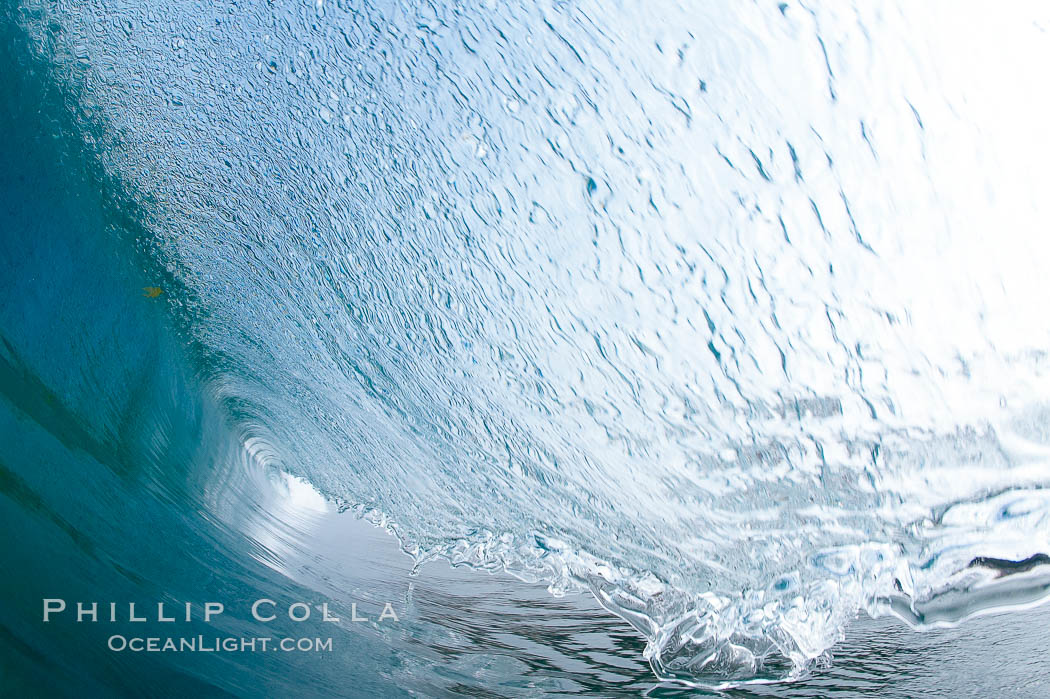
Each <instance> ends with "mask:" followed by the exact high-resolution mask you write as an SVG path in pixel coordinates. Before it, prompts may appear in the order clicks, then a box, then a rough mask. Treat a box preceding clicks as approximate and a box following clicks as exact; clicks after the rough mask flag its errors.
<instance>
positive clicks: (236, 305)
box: [5, 0, 1050, 684]
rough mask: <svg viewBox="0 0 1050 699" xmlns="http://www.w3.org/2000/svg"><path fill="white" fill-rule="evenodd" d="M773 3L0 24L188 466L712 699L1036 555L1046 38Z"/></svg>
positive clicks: (917, 620)
mask: <svg viewBox="0 0 1050 699" xmlns="http://www.w3.org/2000/svg"><path fill="white" fill-rule="evenodd" d="M697 5H699V4H697ZM811 5H812V3H805V4H802V3H797V2H785V3H780V4H778V3H775V2H769V3H765V2H763V3H749V4H743V3H735V4H733V5H732V7H728V6H724V7H723V6H719V5H717V4H703V6H695V5H694V4H689V3H687V4H683V5H678V4H674V3H670V2H667V3H665V2H661V3H658V4H653V3H647V4H645V5H644V6H641V5H637V6H636V5H631V4H619V3H608V2H598V1H596V0H580V1H578V2H553V3H551V2H541V3H537V4H533V3H522V4H518V3H499V4H495V5H493V4H484V5H479V6H476V7H466V6H461V5H458V4H447V5H446V4H398V5H395V4H392V3H371V2H354V3H350V2H343V1H336V2H332V1H331V0H329V1H327V2H326V1H324V0H317V2H316V3H311V4H307V3H288V4H280V6H278V4H272V3H267V4H263V3H243V4H239V5H229V6H227V5H225V4H220V3H211V2H191V1H188V0H172V1H170V2H166V3H163V4H161V5H158V4H156V3H146V2H136V1H135V0H124V1H123V2H120V3H117V4H114V3H112V2H102V1H101V0H90V1H83V0H78V1H77V2H73V1H71V0H58V1H54V2H50V1H49V2H43V1H40V2H37V1H35V0H24V1H23V2H21V3H20V4H19V5H18V7H16V8H14V9H12V10H9V13H10V15H9V17H8V20H9V21H10V22H12V23H14V24H16V25H17V26H18V27H19V31H21V32H23V33H24V35H25V37H26V40H25V41H26V45H27V46H28V47H29V48H28V49H27V50H28V52H29V53H30V54H32V56H33V57H34V60H37V61H39V62H40V64H41V65H44V66H46V69H47V73H48V80H50V81H51V82H52V83H53V84H55V85H58V86H60V89H61V90H62V92H63V94H64V95H66V103H65V113H66V116H67V117H68V119H69V120H70V121H71V123H72V125H73V126H72V128H73V129H74V130H75V132H76V133H77V134H78V135H79V138H80V139H81V141H82V145H83V147H84V148H85V149H86V151H87V152H88V153H90V156H91V158H92V162H94V163H95V164H96V167H97V168H98V171H99V173H102V174H101V175H100V176H102V177H104V179H105V181H107V182H110V183H111V184H113V186H115V187H116V186H118V185H117V183H119V191H120V197H121V199H120V200H121V201H126V202H134V206H133V207H131V206H129V207H128V208H127V209H126V210H125V211H124V214H125V215H126V216H127V217H129V218H130V219H133V222H134V227H133V229H132V230H134V231H136V232H135V233H134V234H133V235H132V236H131V238H133V240H132V241H129V243H128V244H129V245H130V244H132V243H133V244H134V245H135V247H136V249H137V250H139V251H140V254H141V255H142V257H143V258H144V259H145V260H147V262H145V263H143V264H147V265H149V266H150V269H153V270H157V273H158V274H160V275H162V276H163V278H164V280H165V281H164V286H165V292H166V293H165V295H164V297H163V301H165V302H166V303H167V304H168V307H169V308H168V312H169V313H170V316H171V317H172V318H174V319H175V320H174V323H175V325H176V327H177V328H178V329H179V330H178V332H179V333H180V335H179V337H180V338H181V340H180V342H182V343H183V344H185V345H186V346H189V347H191V348H192V352H191V353H190V358H189V359H188V360H187V361H188V362H190V368H189V369H187V370H186V371H187V373H188V374H190V375H192V376H193V377H194V378H193V379H192V381H191V380H189V379H187V384H186V385H189V386H190V388H185V389H180V390H186V391H190V392H192V393H194V395H203V396H206V397H207V401H204V403H202V405H205V407H197V408H194V409H193V410H194V411H195V413H194V414H195V415H197V416H198V417H197V421H196V423H194V424H198V428H199V429H205V428H204V427H202V425H206V424H208V420H207V419H206V415H207V414H208V412H207V411H208V410H211V408H207V407H206V406H208V405H213V406H216V407H215V408H214V410H216V411H220V412H222V414H223V415H224V416H225V417H224V418H223V419H224V420H227V421H228V422H229V423H230V424H231V425H232V426H233V427H232V429H231V430H230V434H231V435H232V437H231V436H229V435H225V433H224V435H225V436H223V437H222V438H221V439H220V438H218V437H216V438H215V439H214V440H211V441H208V440H204V439H198V442H200V443H201V444H212V443H213V442H214V443H218V444H221V448H222V449H234V450H240V451H242V452H243V453H244V454H247V455H248V456H249V457H250V458H248V457H243V456H242V457H238V458H242V459H245V458H247V459H248V460H250V461H256V462H261V463H265V464H266V465H267V466H274V467H277V468H280V469H282V470H284V471H286V472H288V473H291V474H294V475H295V476H297V477H300V478H302V479H304V480H306V481H308V482H309V483H310V484H312V485H313V486H314V487H316V488H317V489H318V490H320V491H321V492H323V493H324V494H325V495H327V496H328V497H330V498H333V499H335V500H336V501H338V502H342V503H345V504H347V505H349V506H353V507H355V508H356V509H358V510H359V511H360V512H361V513H363V514H367V515H368V516H370V517H371V518H372V519H373V520H374V521H376V522H377V523H380V524H382V525H384V526H387V527H389V528H391V529H393V530H394V531H395V532H396V533H397V534H398V535H399V537H400V538H401V540H402V542H403V544H404V546H405V547H406V548H407V549H408V550H409V551H410V552H412V553H413V554H415V555H416V556H417V557H418V558H419V559H420V560H421V561H426V560H429V559H432V558H435V557H443V558H446V559H449V560H451V561H453V562H454V563H465V564H469V565H471V566H475V567H479V568H485V569H493V570H494V569H506V570H508V571H511V572H512V573H514V574H515V575H518V576H520V577H523V578H525V579H529V580H542V581H544V582H546V583H548V584H549V585H550V586H551V589H552V590H553V591H554V592H556V593H557V592H562V591H567V590H571V589H577V588H581V587H582V588H587V589H590V590H592V591H593V592H594V594H595V595H596V596H597V598H598V599H599V601H600V602H601V603H602V604H603V605H604V606H606V607H607V608H608V609H610V610H612V611H614V612H616V613H617V614H619V615H621V616H622V617H623V618H625V619H626V620H628V621H629V622H630V623H631V624H633V625H634V626H635V627H636V628H637V629H639V630H640V631H641V632H642V633H643V634H644V635H645V636H646V638H647V639H648V646H647V649H646V657H647V658H648V659H649V660H650V662H651V664H652V666H653V668H654V669H655V671H656V672H657V674H658V675H659V676H660V677H661V678H673V679H678V680H683V681H687V682H694V683H706V684H712V683H714V684H717V683H724V682H743V681H755V680H758V681H761V680H770V679H778V678H783V677H793V676H796V675H797V674H799V673H800V672H801V671H802V670H803V668H804V667H805V666H806V665H807V663H809V661H811V660H813V659H814V658H817V657H819V656H821V655H822V654H823V653H824V652H825V651H826V650H827V649H828V648H829V647H830V646H831V645H832V644H833V643H834V642H835V641H836V640H837V639H839V638H840V637H841V635H842V633H843V630H844V628H845V626H846V624H847V623H848V622H849V621H850V619H852V618H853V617H854V616H855V615H856V613H857V612H858V611H859V610H867V611H868V612H870V613H873V614H881V613H892V614H896V615H898V616H901V617H902V618H905V619H906V620H907V621H909V622H910V623H912V624H914V625H916V626H920V627H928V626H935V625H939V624H946V623H954V622H956V621H958V620H960V619H961V618H963V617H965V616H968V615H972V614H975V613H979V612H981V611H984V610H987V609H991V608H999V607H1003V606H1011V605H1022V604H1030V603H1035V602H1037V601H1039V600H1041V599H1042V598H1043V596H1044V593H1043V590H1044V588H1045V585H1046V578H1045V574H1044V572H1043V571H1044V568H1043V567H1041V566H1038V565H1033V566H1029V567H1028V568H1026V569H1025V570H1022V571H1020V572H1018V573H1017V574H1016V575H1005V576H1004V575H1001V573H1002V571H1001V570H999V569H996V568H994V567H987V566H981V565H977V566H974V567H970V563H971V562H972V561H974V560H975V559H978V558H982V557H983V558H984V559H986V560H988V559H1002V560H1004V561H1019V560H1023V559H1026V558H1028V557H1031V556H1035V555H1036V554H1040V553H1044V552H1046V551H1047V550H1048V549H1050V496H1048V495H1047V493H1048V491H1047V490H1046V489H1045V487H1046V486H1047V485H1048V484H1050V467H1048V466H1047V461H1046V459H1047V456H1048V454H1050V429H1048V427H1047V424H1048V420H1047V418H1048V416H1050V384H1048V370H1050V358H1048V356H1047V353H1046V349H1047V348H1048V347H1050V320H1048V319H1047V317H1046V313H1045V307H1046V302H1047V300H1048V297H1047V293H1046V287H1045V283H1044V281H1043V278H1044V277H1043V273H1044V270H1045V269H1047V265H1048V264H1050V242H1048V240H1047V238H1046V236H1045V235H1042V233H1043V232H1045V229H1046V227H1047V224H1048V223H1050V220H1048V215H1047V214H1048V213H1050V212H1048V204H1047V200H1046V198H1045V197H1042V196H1041V193H1042V192H1044V191H1046V187H1047V185H1050V181H1048V179H1050V178H1048V176H1047V173H1046V168H1045V163H1046V162H1047V160H1048V156H1050V140H1048V138H1047V136H1046V133H1045V129H1044V125H1045V124H1046V123H1050V103H1048V101H1047V99H1046V95H1045V93H1043V92H1040V91H1039V87H1038V86H1040V85H1041V84H1042V82H1041V77H1042V76H1041V73H1040V70H1041V66H1044V65H1046V60H1047V59H1048V58H1050V56H1047V54H1048V53H1050V46H1048V44H1047V43H1046V41H1045V32H1046V30H1047V28H1048V27H1050V21H1048V20H1050V17H1048V12H1047V8H1046V7H1044V6H1042V5H1038V4H1033V5H1032V6H1031V7H1028V6H1025V5H1023V4H1021V3H1017V4H1011V5H1010V7H1007V8H998V9H997V11H996V13H995V15H994V16H987V15H985V14H983V13H981V12H980V10H979V9H978V8H958V7H954V6H953V8H952V12H951V14H950V15H948V14H947V11H946V10H945V11H938V10H935V9H934V8H933V7H932V6H925V5H921V6H920V4H916V3H901V4H900V5H899V6H898V5H895V4H893V3H881V4H879V5H878V6H877V7H875V6H869V5H868V4H866V3H859V4H858V5H859V6H857V7H848V6H847V5H846V4H844V3H834V4H832V3H828V4H826V5H822V6H811ZM976 47H980V49H981V50H977V48H976ZM5 293H8V291H6V290H5ZM10 293H12V294H14V292H13V291H11V292H10ZM132 346H134V343H132ZM180 351H181V350H180ZM151 356H153V355H151ZM155 356H165V355H164V352H163V351H158V352H157V353H155ZM5 361H7V362H8V363H9V364H12V363H13V362H14V359H5ZM12 365H13V364H12ZM118 378H119V377H118ZM180 385H183V384H180ZM194 387H195V388H194ZM114 390H115V389H114ZM150 395H152V394H150ZM166 395H169V396H170V395H171V391H169V393H168V394H166ZM196 400H198V399H196V398H195V399H192V400H191V399H189V398H186V397H183V398H178V397H177V395H176V396H175V397H173V398H171V404H172V406H175V405H179V406H186V405H195V404H196V403H195V401H196ZM89 409H90V408H89V406H83V407H81V408H75V409H74V410H81V411H89ZM180 409H185V408H180ZM41 410H44V408H41ZM172 410H175V408H174V407H173V408H172ZM184 417H185V416H182V417H180V420H182V419H184ZM89 429H93V430H98V431H105V430H106V429H108V428H107V427H106V426H105V425H102V426H95V427H91V428H89ZM231 439H232V440H233V443H232V446H231V443H230V440H231ZM102 441H103V442H104V441H105V440H102ZM156 448H160V447H156ZM214 448H215V449H219V448H220V447H219V446H215V447H214ZM169 456H170V455H169ZM171 458H172V459H173V460H177V459H175V457H174V456H172V457H171ZM187 458H188V457H187ZM192 458H193V460H194V462H195V463H201V462H202V461H201V459H202V457H201V456H200V455H199V454H195V455H193V457H192ZM205 461H207V460H206V459H205ZM227 461H228V460H227ZM234 461H236V459H234ZM208 473H209V471H208V470H207V469H201V472H200V473H197V472H196V471H195V474H196V475H201V474H205V475H201V477H202V478H206V480H207V478H211V479H212V480H211V481H210V484H207V483H206V484H205V485H201V486H200V488H203V490H204V491H205V492H209V493H215V492H221V490H222V485H223V484H224V483H227V480H228V479H229V478H231V477H232V476H231V475H230V472H229V466H227V467H225V468H224V469H222V470H220V475H218V476H216V475H214V474H212V475H211V476H207V475H206V474H208ZM216 479H217V480H216ZM224 479H226V480H224ZM180 483H181V485H180V487H184V488H190V489H193V488H191V486H187V485H185V480H183V481H180ZM216 497H217V498H218V496H216ZM218 499H221V498H218ZM216 506H217V505H216ZM1036 560H1038V559H1036Z"/></svg>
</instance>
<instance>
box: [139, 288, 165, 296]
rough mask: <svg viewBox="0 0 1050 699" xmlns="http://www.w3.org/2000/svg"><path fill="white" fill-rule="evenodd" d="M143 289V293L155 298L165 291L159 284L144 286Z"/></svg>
mask: <svg viewBox="0 0 1050 699" xmlns="http://www.w3.org/2000/svg"><path fill="white" fill-rule="evenodd" d="M142 291H143V294H142V295H143V296H145V297H146V298H148V299H155V298H157V297H158V296H160V295H161V294H163V293H164V289H161V288H160V287H159V286H144V287H142Z"/></svg>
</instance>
